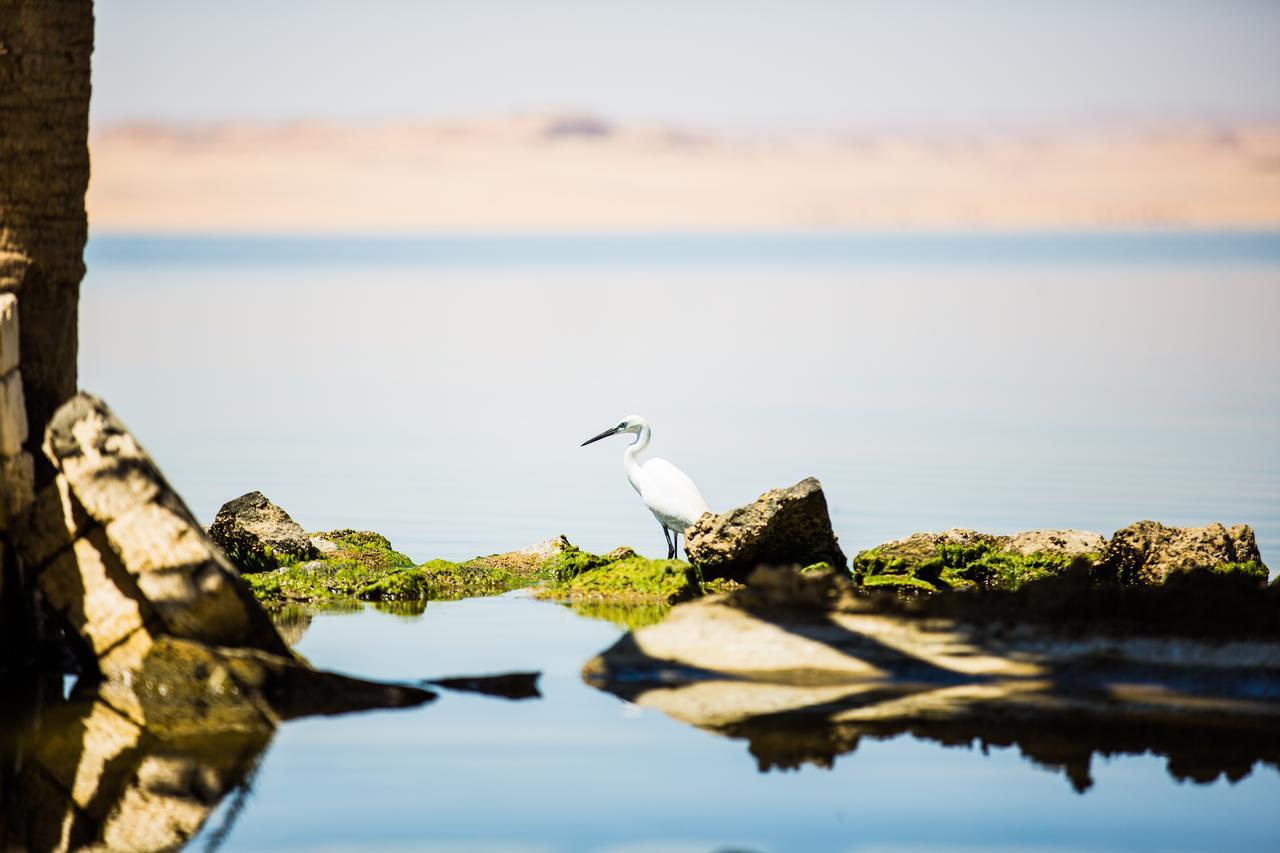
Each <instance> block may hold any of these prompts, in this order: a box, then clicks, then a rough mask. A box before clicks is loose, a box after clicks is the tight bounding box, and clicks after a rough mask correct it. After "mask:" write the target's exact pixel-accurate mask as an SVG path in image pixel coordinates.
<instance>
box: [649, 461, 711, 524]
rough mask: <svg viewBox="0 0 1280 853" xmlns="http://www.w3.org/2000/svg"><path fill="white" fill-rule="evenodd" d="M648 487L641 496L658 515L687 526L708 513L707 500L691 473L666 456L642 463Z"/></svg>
mask: <svg viewBox="0 0 1280 853" xmlns="http://www.w3.org/2000/svg"><path fill="white" fill-rule="evenodd" d="M641 480H642V485H643V486H644V490H643V491H642V492H641V497H643V498H644V502H645V504H647V505H648V507H649V509H651V510H653V512H654V513H655V514H658V515H662V516H667V517H668V518H670V519H673V520H679V521H680V522H682V526H684V527H687V526H688V525H690V524H693V522H695V521H697V520H698V519H699V518H700V517H701V516H702V514H703V513H704V512H710V511H711V510H710V508H709V507H708V506H707V502H706V500H705V499H704V498H703V497H702V493H701V492H699V491H698V487H697V486H695V485H694V484H693V480H690V479H689V477H688V475H687V474H685V473H684V472H683V471H681V470H680V469H679V468H677V467H676V466H674V465H672V464H671V463H670V462H668V461H667V460H665V459H650V460H649V461H648V462H646V463H644V465H643V466H641Z"/></svg>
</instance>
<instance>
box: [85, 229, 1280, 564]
mask: <svg viewBox="0 0 1280 853" xmlns="http://www.w3.org/2000/svg"><path fill="white" fill-rule="evenodd" d="M87 257H88V266H89V273H88V276H87V278H86V280H85V283H84V288H83V299H82V310H81V352H80V365H81V384H82V385H83V386H84V387H86V388H87V389H89V390H92V391H94V392H96V393H99V394H101V395H103V396H104V397H105V398H106V399H107V400H108V401H109V402H110V403H111V404H112V405H113V406H114V407H115V408H116V410H117V412H118V414H120V415H121V417H122V418H123V419H124V420H125V422H126V423H128V424H130V425H131V426H132V427H133V428H134V429H135V430H136V431H137V432H138V434H139V435H141V436H142V437H143V440H144V441H145V442H146V443H147V445H148V446H149V448H150V449H151V450H152V451H153V453H154V454H155V455H156V456H157V458H158V459H160V460H161V462H162V464H163V466H164V469H165V471H166V473H167V474H168V475H169V477H170V479H171V480H173V481H174V483H175V485H177V486H178V487H179V489H180V490H181V491H182V493H183V495H185V496H186V498H187V500H188V501H189V502H190V503H191V505H192V507H193V509H194V510H195V511H196V512H197V514H198V515H199V516H200V517H201V518H203V519H204V520H205V521H206V522H207V521H209V520H211V519H212V517H213V514H214V513H215V512H216V511H217V508H218V507H219V506H220V505H221V504H222V503H223V502H224V501H226V500H228V499H229V498H231V497H235V496H236V495H239V494H242V493H244V492H246V491H249V490H251V489H260V490H262V491H263V492H265V493H266V494H267V495H268V496H269V497H271V498H272V499H274V500H276V501H277V502H278V503H280V504H281V505H283V506H284V507H286V508H287V509H288V510H289V511H290V512H292V513H293V514H294V515H295V516H297V517H298V518H299V519H300V520H301V521H302V523H303V524H304V525H305V526H307V527H309V528H333V527H347V526H353V525H354V526H357V527H377V528H378V529H379V530H382V531H383V532H385V533H386V534H388V535H389V536H391V538H392V539H393V541H395V542H396V544H397V545H399V546H400V547H401V548H402V549H404V550H406V551H407V552H408V553H410V554H411V555H413V556H415V557H418V558H421V559H426V558H429V557H435V556H443V557H451V558H464V557H470V556H473V555H475V554H477V553H488V552H492V551H498V550H508V549H511V548H518V547H522V546H524V545H527V544H529V543H530V542H534V541H538V540H541V539H544V538H546V537H548V536H553V535H556V534H559V533H566V534H568V535H569V536H570V537H571V538H572V539H574V540H575V541H577V542H580V543H581V544H583V545H585V546H587V547H592V548H600V549H606V550H607V549H609V548H612V547H614V546H615V545H618V544H620V543H627V544H630V545H632V546H634V547H636V548H638V549H640V550H641V552H643V553H650V554H652V553H658V552H661V550H662V548H663V547H664V544H663V539H662V538H661V531H660V530H659V529H658V525H657V524H656V523H654V521H653V519H652V518H650V517H649V516H648V514H647V513H646V512H645V511H644V509H643V508H642V507H641V506H640V505H639V503H638V502H637V501H636V499H635V495H634V494H633V493H632V492H631V489H630V487H629V486H628V485H627V484H626V482H625V481H624V479H623V477H622V475H621V471H620V465H619V461H620V460H619V458H618V457H619V456H620V455H621V450H622V448H621V446H620V445H619V444H617V443H610V442H601V443H599V444H596V445H592V446H591V447H589V448H585V449H579V447H578V444H579V443H580V442H581V441H582V440H583V439H585V438H587V437H588V436H592V435H595V434H596V433H598V432H599V431H600V430H601V429H602V428H603V427H604V426H607V425H610V424H612V423H616V422H617V420H619V419H620V418H621V417H622V416H623V415H625V414H629V413H638V414H641V415H644V416H646V417H647V418H648V419H649V420H650V422H651V423H653V425H654V443H653V449H652V452H653V453H654V454H657V455H661V456H663V457H665V458H667V459H669V460H671V461H673V462H674V463H676V464H677V465H679V466H680V467H682V468H684V469H685V470H686V471H687V472H688V473H689V474H690V475H691V476H692V477H693V478H694V480H695V481H696V482H697V483H698V484H699V486H700V488H701V489H702V491H703V493H704V494H705V495H706V497H707V499H708V501H709V502H710V503H711V506H712V507H713V508H714V509H724V508H727V507H730V506H735V505H739V504H742V503H745V502H747V501H750V500H752V499H753V498H755V497H756V496H757V495H758V494H760V493H761V492H763V491H765V490H766V489H769V488H772V487H775V486H780V485H784V484H787V483H791V482H795V481H797V480H799V479H801V478H802V477H805V476H809V475H814V476H817V477H819V478H820V479H821V480H822V482H823V484H824V486H825V487H826V491H827V496H828V500H829V502H830V503H831V505H832V511H833V516H834V520H835V523H836V528H837V532H838V533H839V534H840V536H841V538H842V541H843V542H844V543H845V545H846V548H847V550H849V551H855V550H857V549H859V548H865V547H869V546H871V545H875V544H877V543H879V542H882V541H884V540H886V539H889V538H893V537H897V536H903V535H906V534H909V533H911V532H913V531H916V530H937V529H944V528H947V527H952V526H964V527H973V528H978V529H983V530H990V531H992V532H1012V531H1016V530H1021V529H1029V528H1034V527H1076V528H1084V529H1092V530H1097V531H1099V532H1102V533H1104V534H1109V533H1111V532H1112V531H1114V530H1116V529H1118V528H1119V527H1122V526H1124V525H1126V524H1129V523H1131V522H1133V521H1136V520H1139V519H1143V518H1156V519H1159V520H1162V521H1166V522H1168V523H1174V524H1205V523H1208V522H1211V521H1222V522H1224V523H1227V524H1231V523H1238V522H1245V523H1249V524H1252V525H1253V526H1254V527H1255V528H1256V530H1257V532H1258V537H1259V541H1260V543H1261V545H1262V548H1263V553H1264V557H1270V559H1271V560H1272V561H1273V562H1275V561H1277V560H1280V440H1278V439H1280V337H1278V336H1277V335H1276V333H1275V329H1276V324H1277V320H1278V319H1280V233H1276V232H1265V233H1253V232H1243V233H1236V232H1179V231H1171V232H1164V231H1153V232H1135V233H1119V234H1111V233H1084V234H1071V233H1064V234H1058V233H1030V234H996V235H977V234H950V233H939V234H923V235H921V234H915V235H902V234H863V235H853V236H849V235H844V236H842V235H831V234H819V235H798V236H796V235H753V236H741V235H737V236H735V235H721V236H703V237H696V236H695V237H690V236H674V237H665V236H653V235H648V236H635V237H548V238H531V237H510V238H498V237H483V238H482V237H473V238H462V237H460V238H435V239H398V238H388V239H367V238H352V239H345V238H334V239H321V238H313V239H300V238H280V239H266V238H262V239H259V238H223V237H201V238H148V237H95V238H93V239H92V240H91V241H90V244H89V249H88V253H87ZM618 441H621V440H620V439H619V440H618Z"/></svg>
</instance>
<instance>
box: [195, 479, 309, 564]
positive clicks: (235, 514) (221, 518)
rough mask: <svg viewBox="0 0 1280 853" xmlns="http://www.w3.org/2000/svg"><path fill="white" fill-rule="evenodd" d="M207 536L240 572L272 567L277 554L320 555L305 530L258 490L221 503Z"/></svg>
mask: <svg viewBox="0 0 1280 853" xmlns="http://www.w3.org/2000/svg"><path fill="white" fill-rule="evenodd" d="M209 536H210V537H212V539H213V541H214V542H216V543H217V544H218V546H219V547H221V548H222V550H223V551H224V552H226V555H227V556H228V557H229V558H230V559H231V561H232V562H233V563H235V565H236V566H237V567H238V568H239V569H240V571H242V572H255V571H267V570H270V569H273V568H275V567H276V564H277V558H278V557H291V558H293V559H297V560H311V559H314V558H316V557H317V556H319V554H320V552H319V550H318V549H317V548H316V546H315V545H314V544H313V543H312V541H311V537H310V536H308V535H307V533H306V531H304V530H303V529H302V527H301V526H300V525H299V524H298V523H297V522H296V521H294V520H293V519H292V518H290V517H289V513H287V512H285V511H284V510H283V509H281V508H280V507H278V506H276V505H275V504H273V503H272V502H271V501H269V500H267V498H266V496H265V495H263V494H262V492H249V493H248V494H247V495H241V496H240V497H238V498H236V499H235V500H230V501H227V502H226V503H225V504H223V505H222V508H221V509H220V510H218V514H217V516H216V517H215V518H214V519H213V524H212V525H211V526H210V527H209Z"/></svg>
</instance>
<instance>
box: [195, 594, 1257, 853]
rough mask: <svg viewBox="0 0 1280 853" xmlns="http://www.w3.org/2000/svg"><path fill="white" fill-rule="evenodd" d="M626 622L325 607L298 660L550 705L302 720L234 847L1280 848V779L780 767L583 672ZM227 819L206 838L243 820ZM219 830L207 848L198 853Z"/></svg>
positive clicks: (564, 615) (1025, 768)
mask: <svg viewBox="0 0 1280 853" xmlns="http://www.w3.org/2000/svg"><path fill="white" fill-rule="evenodd" d="M618 634H619V630H618V629H616V628H614V627H613V626H611V625H609V624H608V623H604V622H597V621H592V620H587V619H583V618H581V617H578V616H576V615H574V614H573V613H572V612H570V611H569V610H567V609H565V608H563V607H560V606H558V605H556V604H553V603H549V602H542V601H535V600H530V599H527V598H523V597H522V596H521V594H520V593H516V594H512V595H507V596H504V597H502V598H496V599H472V600H469V601H462V602H440V603H435V602H433V603H431V604H429V605H428V606H427V610H426V613H425V614H423V615H422V616H420V617H408V618H407V617H396V616H391V615H388V614H385V613H379V612H377V611H375V610H373V609H371V608H370V609H367V610H365V611H363V612H360V613H355V614H352V613H345V614H327V615H326V614H320V615H318V616H316V617H315V619H314V621H313V622H312V624H311V626H310V628H309V630H308V631H307V632H306V633H305V634H304V635H303V638H302V641H301V643H299V644H298V646H297V648H298V650H299V651H300V652H301V653H302V654H304V655H306V656H307V658H308V659H310V660H311V661H312V663H314V664H316V665H317V666H322V667H328V668H333V669H338V670H342V671H347V672H356V673H360V674H363V675H373V676H378V677H382V678H388V679H406V680H407V679H417V678H422V677H430V676H433V675H440V674H445V673H476V672H498V671H508V670H524V669H541V670H542V671H543V672H544V675H543V678H542V682H541V687H542V691H543V693H544V695H545V698H544V699H542V700H535V701H528V702H520V703H512V702H506V701H503V700H499V699H491V698H484V697H477V696H468V695H459V694H444V695H443V696H442V697H441V698H440V700H439V701H437V702H435V703H432V704H430V705H427V706H425V707H423V708H420V709H416V710H410V711H388V712H379V713H375V714H363V715H352V716H346V717H337V718H329V719H311V720H302V721H297V722H292V723H288V724H286V725H285V726H284V727H282V728H281V730H280V731H279V733H278V734H277V735H276V737H275V739H274V741H273V743H272V745H271V747H270V748H269V750H268V752H267V753H266V755H265V757H264V758H263V759H262V763H261V766H260V769H259V771H258V773H257V777H256V781H255V784H254V787H253V791H252V794H251V796H250V799H249V803H248V806H247V807H246V808H245V809H244V810H243V811H242V812H241V813H240V816H239V818H238V820H236V821H235V823H234V824H233V826H232V829H231V832H230V833H229V835H228V836H227V842H226V848H225V849H237V850H239V849H260V850H268V849H270V850H278V849H317V848H323V849H339V850H341V849H350V850H364V849H373V848H383V849H406V850H408V849H412V850H422V849H427V850H430V849H448V850H453V849H476V850H586V849H591V850H647V849H661V850H671V849H675V850H690V851H695V850H696V851H711V850H725V849H747V850H759V851H765V850H774V851H781V850H797V851H815V850H917V849H936V848H940V847H947V848H962V849H971V850H1000V849H1009V850H1028V849H1035V850H1062V849H1087V850H1274V849H1276V846H1277V844H1278V843H1280V818H1277V816H1276V810H1275V803H1276V798H1277V797H1280V774H1277V772H1276V771H1275V770H1274V769H1271V768H1266V769H1262V768H1259V769H1255V770H1254V772H1253V773H1252V774H1251V775H1250V776H1249V777H1247V778H1246V779H1244V780H1243V781H1240V782H1237V783H1235V784H1229V783H1227V782H1225V781H1218V782H1216V783H1213V784H1210V785H1197V784H1193V783H1190V782H1183V783H1179V782H1176V781H1174V780H1173V779H1172V778H1170V776H1169V775H1168V774H1167V773H1166V770H1165V760H1164V759H1163V758H1155V757H1151V756H1140V757H1138V756H1125V757H1116V758H1110V759H1105V758H1098V757H1095V758H1094V761H1093V764H1092V775H1093V780H1094V784H1093V787H1092V788H1090V789H1089V790H1088V791H1087V792H1086V793H1084V794H1077V793H1076V792H1075V791H1074V790H1073V789H1072V787H1071V785H1070V784H1069V783H1068V781H1067V779H1066V777H1065V776H1064V775H1063V774H1062V773H1061V772H1060V771H1058V772H1055V771H1053V770H1049V769H1045V768H1042V767H1037V766H1035V765H1033V764H1032V763H1030V762H1028V761H1027V760H1026V759H1025V758H1023V757H1021V756H1020V755H1019V754H1018V752H1017V750H1016V749H1012V748H1008V749H1002V748H996V749H991V750H989V751H988V752H987V753H986V754H984V753H983V752H982V751H980V750H978V749H976V748H974V747H970V746H960V747H952V748H944V747H942V746H940V745H938V744H936V743H933V742H927V741H915V740H912V739H911V738H910V737H906V736H902V737H898V738H896V739H893V740H888V741H879V740H871V739H863V740H862V741H861V742H860V743H859V744H858V746H857V748H856V750H855V751H853V752H852V753H849V754H845V755H842V756H840V757H838V758H836V760H835V765H834V767H833V768H831V769H825V768H822V767H818V766H812V765H806V766H803V767H801V768H800V769H798V770H791V771H778V770H774V771H771V772H768V773H762V772H760V771H759V770H758V769H757V762H756V759H755V758H754V757H752V755H750V754H749V753H748V749H747V745H746V743H745V742H743V741H740V740H731V739H729V738H726V737H721V736H718V735H715V734H710V733H707V732H704V731H701V730H699V729H696V728H692V727H690V726H686V725H684V724H682V723H680V722H677V721H675V720H673V719H670V718H668V717H667V716H665V715H663V714H662V713H661V712H659V711H656V710H652V709H643V708H640V707H638V706H635V705H629V704H627V703H624V702H622V701H620V700H618V699H616V698H614V697H613V696H610V695H608V694H606V693H603V692H600V691H597V690H595V689H593V688H591V687H588V686H587V685H586V684H584V683H583V682H582V680H581V679H580V678H579V677H578V670H579V668H580V667H581V666H582V664H583V662H584V661H585V660H586V659H587V658H588V657H590V656H591V655H593V654H594V653H595V652H597V651H601V650H603V649H604V648H605V647H607V646H608V645H609V644H611V643H612V642H613V640H614V639H615V638H616V637H617V636H618ZM225 810H226V809H225V807H224V808H223V809H222V810H221V811H220V812H219V813H215V814H214V816H213V817H212V818H211V819H210V821H209V823H208V824H207V825H206V837H207V836H208V834H209V833H210V832H212V831H213V830H214V828H215V827H217V826H219V825H220V824H222V823H223V821H224V820H225ZM201 843H202V840H197V842H196V843H195V844H193V845H192V847H193V849H199V848H200V845H201Z"/></svg>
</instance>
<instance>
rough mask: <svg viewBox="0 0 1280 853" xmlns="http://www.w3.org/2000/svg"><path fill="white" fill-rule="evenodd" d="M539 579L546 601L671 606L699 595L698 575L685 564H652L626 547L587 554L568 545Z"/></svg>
mask: <svg viewBox="0 0 1280 853" xmlns="http://www.w3.org/2000/svg"><path fill="white" fill-rule="evenodd" d="M541 575H542V577H543V580H544V584H543V588H542V591H541V593H540V595H541V596H542V597H544V598H569V599H582V598H586V599H597V600H606V601H618V602H628V601H629V602H639V601H648V602H671V601H677V600H680V599H684V598H690V597H692V596H695V595H698V594H700V593H701V592H702V588H701V585H700V581H699V578H698V573H697V570H696V569H694V568H693V566H691V565H689V564H688V563H686V562H684V561H683V560H650V559H647V558H645V557H641V556H639V555H637V554H636V552H635V551H634V550H632V549H631V548H626V547H623V548H615V549H614V550H612V551H610V552H609V553H608V554H591V553H588V552H586V551H583V550H582V549H581V548H578V547H576V546H575V545H572V544H570V543H569V541H568V540H566V539H562V540H561V548H560V551H559V552H558V553H556V554H555V555H553V556H552V557H550V558H548V559H547V560H546V561H545V562H544V563H543V565H542V567H541Z"/></svg>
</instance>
